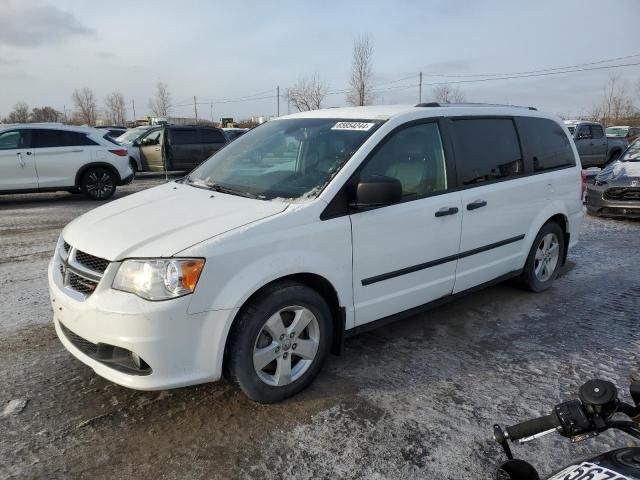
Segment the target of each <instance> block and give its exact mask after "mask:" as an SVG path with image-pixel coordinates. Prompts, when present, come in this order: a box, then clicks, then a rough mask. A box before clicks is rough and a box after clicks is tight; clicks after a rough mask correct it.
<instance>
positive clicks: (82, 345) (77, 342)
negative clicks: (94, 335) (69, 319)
mask: <svg viewBox="0 0 640 480" xmlns="http://www.w3.org/2000/svg"><path fill="white" fill-rule="evenodd" d="M60 329H61V330H62V333H64V336H65V337H67V340H69V341H70V342H71V343H72V344H73V346H74V347H76V348H77V349H78V350H80V351H81V352H82V353H84V354H85V355H95V354H96V353H97V352H98V345H96V344H95V343H91V342H90V341H89V340H87V339H85V338H82V337H81V336H80V335H77V334H75V333H73V332H72V331H71V330H69V329H68V328H67V327H65V326H64V325H63V324H62V322H60Z"/></svg>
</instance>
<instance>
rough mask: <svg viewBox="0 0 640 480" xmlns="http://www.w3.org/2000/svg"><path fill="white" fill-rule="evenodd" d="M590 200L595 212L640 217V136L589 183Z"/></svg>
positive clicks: (605, 214) (606, 214)
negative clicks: (639, 138)
mask: <svg viewBox="0 0 640 480" xmlns="http://www.w3.org/2000/svg"><path fill="white" fill-rule="evenodd" d="M586 200H587V202H586V203H587V211H588V212H589V213H590V214H592V215H603V216H607V217H633V218H640V140H636V141H635V142H634V143H632V144H631V146H629V148H627V149H626V150H625V151H624V153H623V154H622V155H621V156H620V158H619V159H618V160H616V161H614V162H612V163H610V164H609V165H607V166H606V167H605V168H603V169H602V170H601V171H600V173H598V175H597V176H596V178H595V182H594V183H593V184H591V183H587V195H586Z"/></svg>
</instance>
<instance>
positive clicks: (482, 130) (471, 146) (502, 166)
mask: <svg viewBox="0 0 640 480" xmlns="http://www.w3.org/2000/svg"><path fill="white" fill-rule="evenodd" d="M453 131H454V136H455V140H456V162H457V164H458V169H459V175H460V177H461V180H462V183H463V185H465V186H470V185H477V184H479V183H485V182H491V181H494V180H500V179H503V178H508V177H513V176H517V175H522V174H523V173H524V162H523V160H522V153H521V151H520V143H519V142H518V135H517V133H516V129H515V125H514V124H513V120H511V119H507V118H477V119H460V120H455V121H454V122H453Z"/></svg>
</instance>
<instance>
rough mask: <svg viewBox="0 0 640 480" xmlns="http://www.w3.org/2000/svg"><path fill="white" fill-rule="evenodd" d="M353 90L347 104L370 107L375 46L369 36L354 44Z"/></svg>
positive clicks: (359, 39)
mask: <svg viewBox="0 0 640 480" xmlns="http://www.w3.org/2000/svg"><path fill="white" fill-rule="evenodd" d="M349 85H350V86H351V90H350V92H349V94H348V95H347V102H349V103H350V104H351V105H356V106H362V105H370V104H371V102H373V99H374V96H375V95H374V92H373V45H372V44H371V41H370V40H369V35H367V34H365V35H361V36H358V38H357V39H356V40H355V41H354V42H353V62H352V64H351V78H350V79H349Z"/></svg>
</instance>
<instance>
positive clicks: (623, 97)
mask: <svg viewBox="0 0 640 480" xmlns="http://www.w3.org/2000/svg"><path fill="white" fill-rule="evenodd" d="M633 114H634V108H633V101H632V99H631V96H630V95H629V94H628V93H627V86H626V83H625V82H624V80H622V76H621V75H620V74H619V73H611V74H610V75H609V80H607V83H606V84H605V85H604V86H603V88H602V100H601V102H600V104H598V105H594V106H593V108H592V110H591V114H590V117H591V118H592V119H594V120H598V121H600V122H602V123H604V124H605V125H615V124H617V123H620V121H621V120H625V119H627V118H629V117H632V116H633Z"/></svg>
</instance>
